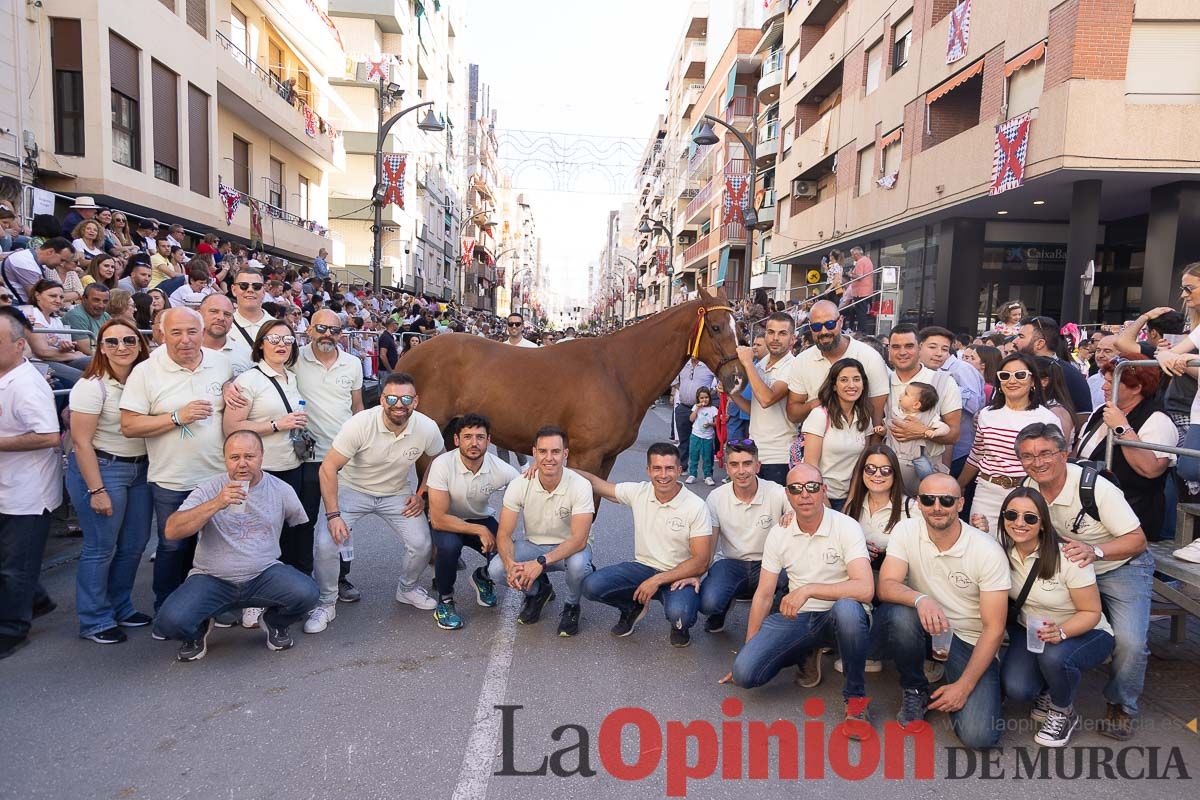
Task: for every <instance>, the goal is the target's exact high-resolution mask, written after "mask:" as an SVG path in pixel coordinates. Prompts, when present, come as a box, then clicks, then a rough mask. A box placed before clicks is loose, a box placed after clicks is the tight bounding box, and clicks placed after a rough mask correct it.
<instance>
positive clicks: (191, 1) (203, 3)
mask: <svg viewBox="0 0 1200 800" xmlns="http://www.w3.org/2000/svg"><path fill="white" fill-rule="evenodd" d="M207 6H208V0H187V6H186V7H185V9H184V13H185V14H186V16H187V24H188V27H190V28H191V29H192V30H194V31H195V32H196V33H198V34H200V35H201V36H203V37H204V38H205V39H207V38H208V9H207Z"/></svg>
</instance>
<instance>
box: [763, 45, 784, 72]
mask: <svg viewBox="0 0 1200 800" xmlns="http://www.w3.org/2000/svg"><path fill="white" fill-rule="evenodd" d="M781 69H783V51H782V50H776V51H775V52H773V53H769V54H768V55H767V57H766V58H764V59H763V62H762V72H761V73H760V74H761V75H762V77H764V78H765V77H766V76H768V75H770V74H771V73H773V72H778V71H779V70H781Z"/></svg>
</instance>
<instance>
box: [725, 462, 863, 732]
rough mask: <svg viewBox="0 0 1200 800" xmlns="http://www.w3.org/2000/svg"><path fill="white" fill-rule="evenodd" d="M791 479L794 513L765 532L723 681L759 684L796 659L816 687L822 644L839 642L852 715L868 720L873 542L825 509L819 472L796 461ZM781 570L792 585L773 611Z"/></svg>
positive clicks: (848, 715)
mask: <svg viewBox="0 0 1200 800" xmlns="http://www.w3.org/2000/svg"><path fill="white" fill-rule="evenodd" d="M787 480H788V484H787V495H788V496H787V501H788V504H789V505H790V507H791V510H792V511H793V512H795V514H794V517H793V518H792V519H791V521H790V522H789V523H788V524H787V525H780V524H776V525H774V526H773V527H772V528H771V531H770V533H768V534H767V538H766V542H765V543H764V545H763V553H762V574H761V577H760V578H759V581H758V589H757V590H756V591H755V592H754V600H753V602H752V603H751V606H750V622H749V624H748V625H747V626H746V644H745V645H744V646H743V647H742V649H741V650H740V651H739V652H738V654H737V658H736V659H735V660H734V662H733V671H732V672H731V673H730V674H729V675H727V676H726V678H725V680H732V681H733V683H736V684H737V685H738V686H741V687H743V688H746V689H753V688H755V687H758V686H762V685H763V684H765V683H767V682H768V681H769V680H771V679H772V678H774V677H775V675H776V674H778V673H779V671H780V670H781V669H783V668H784V667H788V666H791V665H793V664H794V665H796V666H799V667H801V668H802V669H801V675H802V676H804V679H803V680H802V681H801V685H802V686H804V687H805V688H812V687H814V686H816V685H817V684H818V683H819V682H820V680H821V667H820V664H821V647H822V645H824V644H825V643H826V642H827V641H830V640H834V641H836V643H837V646H838V651H839V653H840V655H841V660H842V669H843V672H844V673H845V683H844V684H843V687H842V698H843V699H844V700H845V701H846V721H847V722H867V723H869V722H870V717H869V716H868V713H867V702H866V700H865V698H866V696H867V684H866V664H867V649H868V647H869V646H870V644H869V640H870V633H871V619H870V617H869V616H868V615H867V611H868V609H869V608H870V603H871V598H872V597H873V596H874V594H875V581H874V578H873V577H872V575H871V559H870V556H869V555H868V554H867V541H866V539H865V538H864V536H863V531H862V527H861V526H859V524H858V523H857V522H855V521H854V520H852V519H851V518H850V517H847V516H846V515H845V514H841V513H839V512H837V511H834V510H833V509H831V508H826V507H825V482H824V479H823V478H822V477H821V471H820V470H818V469H817V468H816V467H814V466H812V465H811V464H797V465H796V466H795V467H793V468H792V470H791V472H789V473H788V477H787ZM781 575H786V580H787V586H788V587H789V590H790V591H788V593H787V594H786V595H784V597H783V600H782V601H781V602H780V604H779V612H778V613H775V614H772V613H771V606H772V604H773V603H774V602H775V588H776V585H777V583H778V581H779V578H780V576H781ZM805 667H807V669H805ZM855 701H857V702H855Z"/></svg>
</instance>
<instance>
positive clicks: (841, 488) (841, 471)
mask: <svg viewBox="0 0 1200 800" xmlns="http://www.w3.org/2000/svg"><path fill="white" fill-rule="evenodd" d="M800 430H801V431H802V432H803V433H804V435H805V438H807V437H809V436H819V437H820V438H821V463H820V464H818V465H817V468H818V469H820V470H821V477H822V478H824V479H825V485H826V486H828V487H829V497H830V499H833V500H844V499H846V497H847V496H848V495H849V494H850V484H851V483H852V482H853V480H854V467H855V465H856V464H857V463H858V457H859V456H860V455H862V451H863V450H864V449H866V447H867V439H868V438H869V437H870V436H871V426H870V425H867V429H866V430H865V431H863V430H859V429H858V427H857V426H856V425H855V424H854V422H853V421H848V422H846V423H845V427H841V428H839V427H835V426H834V425H832V424H830V420H829V412H828V411H827V410H826V409H825V407H824V406H817V407H816V408H814V409H813V410H812V411H811V412H810V413H809V415H808V416H807V417H805V418H804V425H802V426H801V428H800Z"/></svg>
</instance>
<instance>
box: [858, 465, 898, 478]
mask: <svg viewBox="0 0 1200 800" xmlns="http://www.w3.org/2000/svg"><path fill="white" fill-rule="evenodd" d="M892 471H893V470H892V468H891V466H890V465H888V464H884V465H883V466H882V467H877V466H875V465H874V464H863V472H865V473H867V474H868V475H882V476H883V477H885V478H890V477H892Z"/></svg>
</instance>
